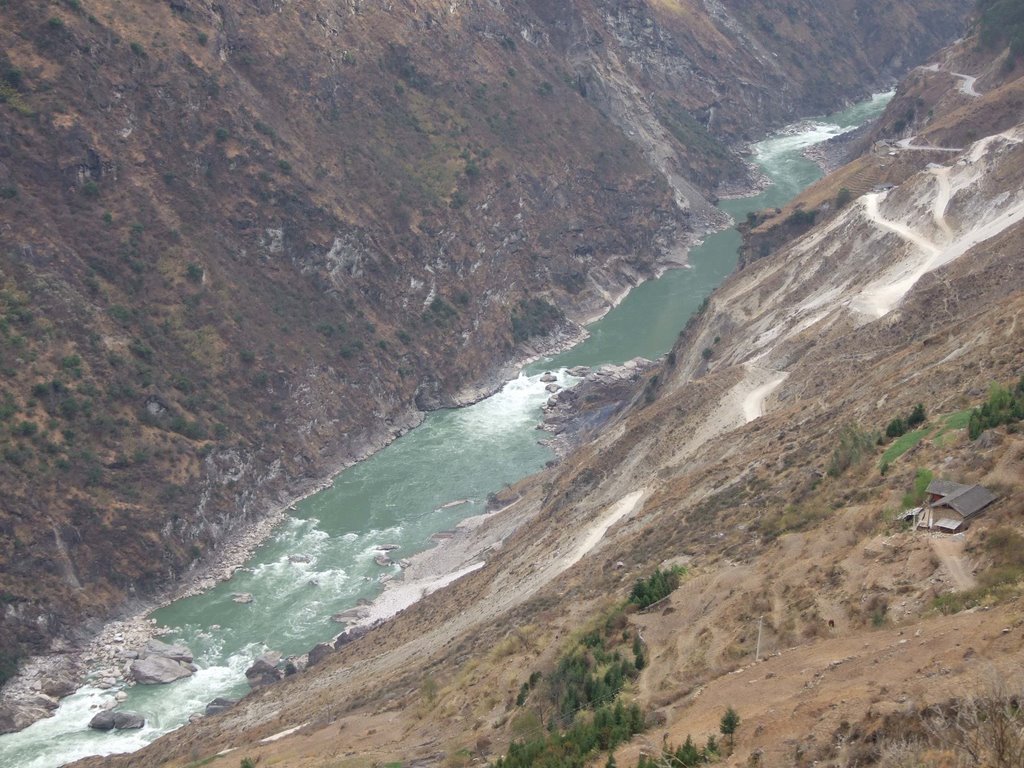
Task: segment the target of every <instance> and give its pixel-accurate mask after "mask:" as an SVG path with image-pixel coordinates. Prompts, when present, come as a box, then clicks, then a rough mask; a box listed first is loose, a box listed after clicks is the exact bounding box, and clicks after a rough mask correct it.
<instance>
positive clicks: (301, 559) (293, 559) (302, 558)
mask: <svg viewBox="0 0 1024 768" xmlns="http://www.w3.org/2000/svg"><path fill="white" fill-rule="evenodd" d="M310 560H312V558H311V557H310V556H309V555H288V562H289V563H308V562H309V561H310Z"/></svg>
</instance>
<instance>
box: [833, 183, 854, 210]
mask: <svg viewBox="0 0 1024 768" xmlns="http://www.w3.org/2000/svg"><path fill="white" fill-rule="evenodd" d="M851 199H853V193H852V192H850V190H849V189H847V188H846V187H841V188H840V190H839V192H838V193H837V194H836V210H837V211H838V210H839V209H840V208H844V207H845V206H846V205H847V204H848V203H849V202H850V200H851Z"/></svg>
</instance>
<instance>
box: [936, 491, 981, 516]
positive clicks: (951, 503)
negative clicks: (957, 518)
mask: <svg viewBox="0 0 1024 768" xmlns="http://www.w3.org/2000/svg"><path fill="white" fill-rule="evenodd" d="M995 500H996V495H995V494H994V493H992V491H990V490H989V489H988V488H982V487H981V486H980V485H970V486H967V485H962V486H960V490H957V491H955V492H954V493H951V494H949V495H948V496H943V497H942V498H941V499H939V500H938V501H935V502H933V503H932V506H933V507H950V508H951V509H955V510H956V511H957V512H959V513H960V514H961V515H963V516H964V517H970V516H971V515H974V514H977V513H978V512H980V511H981V510H983V509H984V508H985V507H987V506H988V505H989V504H991V503H992V502H993V501H995Z"/></svg>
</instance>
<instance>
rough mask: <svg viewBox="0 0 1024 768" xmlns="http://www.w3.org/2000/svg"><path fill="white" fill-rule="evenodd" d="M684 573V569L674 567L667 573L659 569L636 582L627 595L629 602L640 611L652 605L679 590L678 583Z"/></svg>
mask: <svg viewBox="0 0 1024 768" xmlns="http://www.w3.org/2000/svg"><path fill="white" fill-rule="evenodd" d="M684 573H686V569H685V568H681V567H679V566H674V567H672V568H669V569H668V570H667V571H663V570H661V569H660V568H659V569H658V570H656V571H655V572H654V573H652V574H651V575H650V576H648V577H647V578H646V579H639V580H637V582H636V584H634V585H633V590H632V591H631V592H630V593H629V602H631V603H633V604H634V605H637V606H639V607H640V608H641V609H644V608H647V607H649V606H652V605H654V604H655V603H656V602H658V601H659V600H663V599H664V598H666V597H668V596H669V595H670V594H672V593H673V592H674V591H675V590H676V589H678V588H679V582H680V580H681V578H682V576H683V574H684Z"/></svg>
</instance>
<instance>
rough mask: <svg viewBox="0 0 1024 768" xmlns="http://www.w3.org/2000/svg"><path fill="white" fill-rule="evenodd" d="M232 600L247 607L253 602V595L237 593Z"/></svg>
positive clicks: (232, 596)
mask: <svg viewBox="0 0 1024 768" xmlns="http://www.w3.org/2000/svg"><path fill="white" fill-rule="evenodd" d="M231 599H232V600H234V601H235V602H236V603H241V604H242V605H246V604H247V603H251V602H252V595H251V594H249V593H248V592H235V593H234V594H232V595H231Z"/></svg>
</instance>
